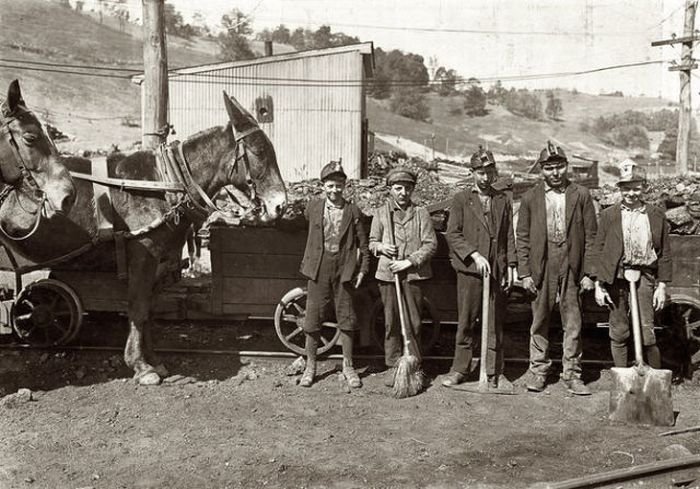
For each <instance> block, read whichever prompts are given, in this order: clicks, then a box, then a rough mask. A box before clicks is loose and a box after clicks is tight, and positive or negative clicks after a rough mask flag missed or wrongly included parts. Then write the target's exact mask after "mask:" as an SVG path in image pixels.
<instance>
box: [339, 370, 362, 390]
mask: <svg viewBox="0 0 700 489" xmlns="http://www.w3.org/2000/svg"><path fill="white" fill-rule="evenodd" d="M343 375H344V376H345V380H347V381H348V385H349V386H350V387H352V388H353V389H359V388H360V387H362V381H361V380H360V376H359V375H357V372H355V369H354V368H353V367H351V366H349V365H346V366H344V367H343Z"/></svg>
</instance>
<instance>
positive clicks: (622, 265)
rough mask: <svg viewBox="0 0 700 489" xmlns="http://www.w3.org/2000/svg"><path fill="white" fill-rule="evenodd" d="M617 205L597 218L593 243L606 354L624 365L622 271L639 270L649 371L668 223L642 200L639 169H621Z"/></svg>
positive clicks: (655, 355) (665, 269) (662, 295)
mask: <svg viewBox="0 0 700 489" xmlns="http://www.w3.org/2000/svg"><path fill="white" fill-rule="evenodd" d="M617 185H618V187H619V188H620V194H621V195H622V202H620V203H618V204H615V205H613V206H611V207H609V208H607V209H605V210H604V211H603V212H602V213H601V214H600V225H599V227H598V236H597V239H596V260H595V265H594V267H593V268H594V273H595V277H596V293H595V298H596V302H597V303H598V304H599V305H600V306H608V307H610V320H609V323H610V329H609V334H610V350H611V353H612V357H613V361H614V362H615V366H616V367H623V368H624V367H627V340H628V339H629V337H630V327H629V322H628V319H627V318H628V312H629V304H628V300H627V296H628V291H629V285H628V282H627V281H626V280H625V278H624V270H625V269H627V268H631V269H637V270H640V271H641V278H640V280H639V282H637V284H636V287H637V291H638V292H637V295H638V298H639V300H638V302H639V316H640V320H641V326H642V344H643V345H644V356H646V358H647V363H648V364H649V365H650V366H651V367H652V368H661V354H660V352H659V348H658V347H657V346H656V336H655V335H654V310H657V311H658V310H661V309H663V307H664V305H665V303H666V282H669V281H670V280H671V274H672V269H671V254H670V251H671V250H670V244H669V238H668V229H669V226H668V222H667V221H666V217H665V215H664V211H663V210H661V209H660V208H658V207H655V206H653V205H649V204H646V203H645V202H644V201H643V199H642V198H641V196H642V194H643V193H644V190H645V187H646V175H645V173H644V170H643V169H642V168H639V167H638V166H636V165H634V164H631V165H625V166H623V167H622V168H621V171H620V181H619V182H618V184H617Z"/></svg>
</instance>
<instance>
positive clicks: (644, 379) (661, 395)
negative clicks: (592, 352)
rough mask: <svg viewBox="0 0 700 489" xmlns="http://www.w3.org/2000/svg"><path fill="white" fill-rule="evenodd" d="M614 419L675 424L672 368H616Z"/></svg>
mask: <svg viewBox="0 0 700 489" xmlns="http://www.w3.org/2000/svg"><path fill="white" fill-rule="evenodd" d="M610 372H611V374H612V381H613V387H612V390H611V391H610V419H611V420H612V421H622V422H625V423H633V424H646V425H655V426H672V425H673V423H674V416H673V401H672V399H671V371H670V370H657V369H653V368H649V367H645V368H641V369H640V368H637V367H631V368H612V369H611V370H610Z"/></svg>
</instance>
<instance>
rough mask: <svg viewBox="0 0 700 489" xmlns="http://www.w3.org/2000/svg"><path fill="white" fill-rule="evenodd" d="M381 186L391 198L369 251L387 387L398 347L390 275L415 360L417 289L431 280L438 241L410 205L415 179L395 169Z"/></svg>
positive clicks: (425, 217) (424, 215)
mask: <svg viewBox="0 0 700 489" xmlns="http://www.w3.org/2000/svg"><path fill="white" fill-rule="evenodd" d="M386 180H387V182H386V183H387V185H388V186H389V191H390V196H389V199H388V200H387V202H386V204H385V205H384V206H383V207H381V208H379V210H378V211H377V213H376V214H375V216H374V218H373V219H372V228H371V231H370V234H369V249H370V251H371V252H372V253H373V254H374V255H375V256H378V257H379V264H378V265H377V273H376V275H375V276H376V278H377V280H378V281H379V292H380V294H381V297H382V303H383V304H384V323H385V337H384V358H385V362H386V366H387V367H388V370H387V372H386V374H385V382H384V383H385V384H386V386H387V387H392V386H393V385H394V377H395V374H396V364H397V362H398V360H399V358H400V357H401V354H402V347H403V341H402V338H403V337H402V334H401V323H400V319H399V312H398V299H397V296H396V286H395V282H394V274H399V279H400V283H401V289H403V290H402V292H403V298H404V303H405V304H406V305H407V307H406V311H407V318H406V319H407V321H408V324H407V328H406V329H407V330H408V331H409V334H410V335H411V336H412V338H409V340H410V349H411V351H410V354H411V355H414V356H416V357H417V358H418V359H420V358H421V352H420V328H421V309H422V303H423V289H422V283H423V281H424V280H427V279H429V278H430V277H432V270H431V267H430V259H431V258H432V256H433V255H434V254H435V251H436V250H437V240H436V237H435V230H434V229H433V223H432V221H431V219H430V215H429V214H428V211H427V210H426V209H425V208H424V207H419V206H417V205H415V204H414V203H413V202H412V201H411V195H412V194H413V189H414V188H415V185H416V175H415V173H413V172H412V171H411V170H408V169H404V168H394V169H392V170H391V171H390V172H389V173H388V175H387V177H386Z"/></svg>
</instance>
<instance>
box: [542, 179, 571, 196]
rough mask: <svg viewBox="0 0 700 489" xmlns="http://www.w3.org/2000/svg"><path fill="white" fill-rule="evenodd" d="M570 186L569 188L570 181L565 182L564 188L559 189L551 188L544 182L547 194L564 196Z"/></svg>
mask: <svg viewBox="0 0 700 489" xmlns="http://www.w3.org/2000/svg"><path fill="white" fill-rule="evenodd" d="M568 186H569V181H568V180H565V181H564V185H562V186H561V187H559V188H554V187H550V186H549V184H548V183H547V182H546V181H545V182H544V191H545V193H547V192H554V193H557V194H563V193H564V192H566V187H568Z"/></svg>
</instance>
